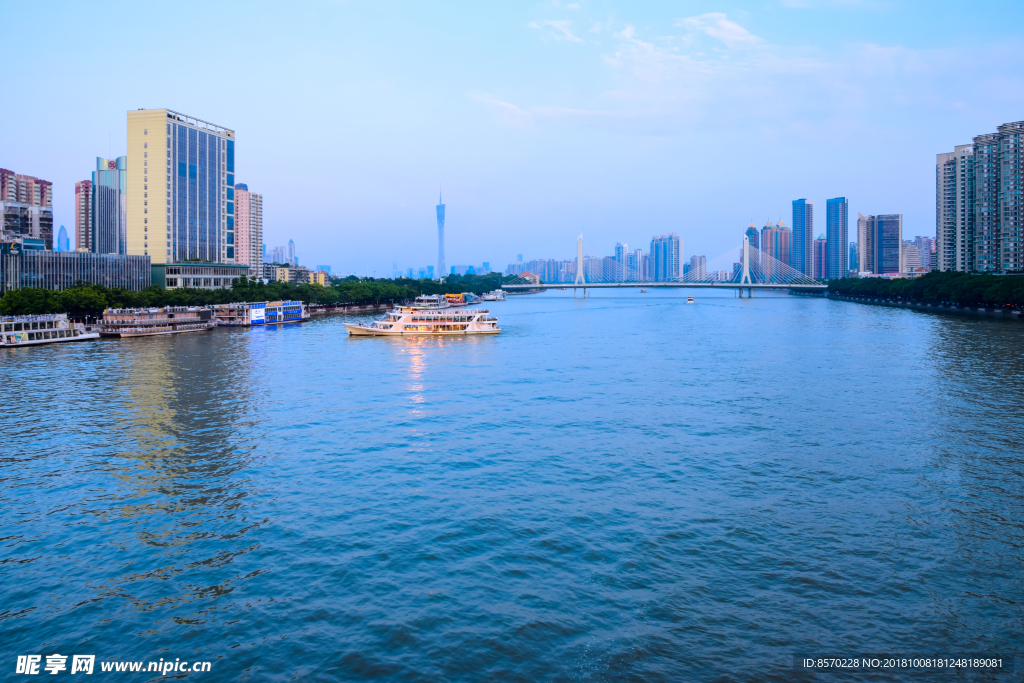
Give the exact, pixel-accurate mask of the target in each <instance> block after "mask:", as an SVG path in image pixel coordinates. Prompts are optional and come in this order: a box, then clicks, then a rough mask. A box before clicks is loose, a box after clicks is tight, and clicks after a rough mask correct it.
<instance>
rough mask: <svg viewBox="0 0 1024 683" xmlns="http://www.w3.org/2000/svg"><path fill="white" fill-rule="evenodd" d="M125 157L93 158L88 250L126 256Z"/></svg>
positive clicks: (126, 195)
mask: <svg viewBox="0 0 1024 683" xmlns="http://www.w3.org/2000/svg"><path fill="white" fill-rule="evenodd" d="M127 169H128V157H118V158H117V159H104V158H102V157H96V170H95V171H93V172H92V226H91V229H90V232H91V233H92V239H91V240H90V242H91V244H92V245H93V248H92V251H94V252H96V253H97V254H127V253H128V251H127V249H128V170H127Z"/></svg>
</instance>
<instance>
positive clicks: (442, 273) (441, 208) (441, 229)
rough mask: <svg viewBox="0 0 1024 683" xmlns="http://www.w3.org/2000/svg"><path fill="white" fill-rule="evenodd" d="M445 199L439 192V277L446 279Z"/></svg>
mask: <svg viewBox="0 0 1024 683" xmlns="http://www.w3.org/2000/svg"><path fill="white" fill-rule="evenodd" d="M446 274H447V273H446V272H445V269H444V201H443V200H442V199H441V193H440V192H438V193H437V278H438V279H439V280H441V279H444V276H445V275H446Z"/></svg>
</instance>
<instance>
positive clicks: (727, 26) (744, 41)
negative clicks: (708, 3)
mask: <svg viewBox="0 0 1024 683" xmlns="http://www.w3.org/2000/svg"><path fill="white" fill-rule="evenodd" d="M676 25H677V26H682V27H684V28H686V29H687V30H689V31H691V32H694V33H697V32H699V33H703V34H705V35H707V36H710V37H711V38H714V39H716V40H719V41H721V42H722V43H724V44H725V45H726V46H727V47H731V48H748V49H749V48H753V47H758V46H760V45H762V44H763V43H764V41H763V40H762V39H761V38H758V37H757V36H755V35H754V34H753V33H751V32H750V31H748V30H747V29H745V28H743V27H742V26H740V25H739V24H737V23H736V22H735V21H730V20H729V19H728V18H727V17H726V16H725V15H724V14H722V13H721V12H711V13H708V14H701V15H700V16H697V17H688V18H686V19H680V20H679V21H677V22H676Z"/></svg>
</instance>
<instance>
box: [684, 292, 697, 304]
mask: <svg viewBox="0 0 1024 683" xmlns="http://www.w3.org/2000/svg"><path fill="white" fill-rule="evenodd" d="M686 303H688V304H694V303H697V302H696V301H694V300H693V295H692V294H691V295H690V296H688V297H686Z"/></svg>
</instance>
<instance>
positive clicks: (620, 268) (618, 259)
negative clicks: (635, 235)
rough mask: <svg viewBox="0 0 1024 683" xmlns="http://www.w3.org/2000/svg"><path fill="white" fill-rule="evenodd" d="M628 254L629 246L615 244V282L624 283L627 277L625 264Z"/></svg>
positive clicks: (627, 267)
mask: <svg viewBox="0 0 1024 683" xmlns="http://www.w3.org/2000/svg"><path fill="white" fill-rule="evenodd" d="M628 253H629V246H628V245H627V244H626V243H625V242H616V243H615V264H616V268H615V280H614V281H615V282H625V281H626V279H627V277H628V275H629V265H628V264H627V263H626V261H627V258H626V255H627V254H628Z"/></svg>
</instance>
